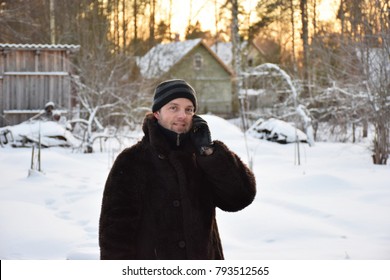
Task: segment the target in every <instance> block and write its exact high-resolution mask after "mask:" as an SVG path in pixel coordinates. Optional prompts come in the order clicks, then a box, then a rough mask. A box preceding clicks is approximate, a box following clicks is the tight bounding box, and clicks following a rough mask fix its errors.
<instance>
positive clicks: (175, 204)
mask: <svg viewBox="0 0 390 280" xmlns="http://www.w3.org/2000/svg"><path fill="white" fill-rule="evenodd" d="M172 204H173V207H179V206H180V201H179V200H174V201H173V202H172Z"/></svg>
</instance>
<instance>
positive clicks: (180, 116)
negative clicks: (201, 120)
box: [154, 98, 195, 133]
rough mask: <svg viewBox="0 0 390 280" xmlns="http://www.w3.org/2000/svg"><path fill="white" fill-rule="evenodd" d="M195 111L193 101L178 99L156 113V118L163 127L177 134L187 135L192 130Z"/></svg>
mask: <svg viewBox="0 0 390 280" xmlns="http://www.w3.org/2000/svg"><path fill="white" fill-rule="evenodd" d="M194 110H195V108H194V104H192V102H191V100H189V99H187V98H176V99H173V100H172V101H170V102H168V103H167V104H165V105H164V106H163V107H161V109H160V110H159V111H157V112H154V116H155V117H156V118H157V120H158V123H159V124H160V125H161V126H162V127H164V128H166V129H169V130H172V131H174V132H176V133H186V132H188V131H189V130H190V128H191V125H192V116H193V115H194V114H195V112H194Z"/></svg>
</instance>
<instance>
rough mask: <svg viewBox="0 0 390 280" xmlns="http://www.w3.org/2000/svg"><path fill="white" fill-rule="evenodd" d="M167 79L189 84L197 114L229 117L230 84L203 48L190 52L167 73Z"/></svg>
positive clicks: (222, 69) (230, 102)
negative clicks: (198, 60)
mask: <svg viewBox="0 0 390 280" xmlns="http://www.w3.org/2000/svg"><path fill="white" fill-rule="evenodd" d="M196 55H200V57H201V58H202V65H201V67H200V68H198V69H197V67H196V66H195V56H196ZM169 75H170V77H169V78H181V79H185V80H186V81H187V82H189V83H190V84H191V85H192V86H193V87H194V88H195V90H196V92H197V100H198V105H199V110H198V113H201V114H203V113H209V112H210V113H214V114H217V115H230V114H231V112H232V82H231V76H230V73H229V72H228V71H226V69H225V68H223V67H222V65H221V64H220V63H218V61H217V60H216V59H215V57H213V56H212V55H211V54H210V52H209V51H208V50H207V49H206V48H205V47H204V46H203V45H201V44H200V45H198V47H196V48H194V49H193V50H192V51H190V52H189V53H188V54H187V55H186V56H185V57H184V58H183V59H182V60H181V61H180V62H179V63H178V64H177V65H175V67H174V69H172V70H171V71H170V73H169Z"/></svg>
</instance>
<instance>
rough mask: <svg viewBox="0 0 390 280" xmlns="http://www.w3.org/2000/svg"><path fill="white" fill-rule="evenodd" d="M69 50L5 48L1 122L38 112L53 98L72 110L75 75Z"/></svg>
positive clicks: (1, 63) (0, 74)
mask: <svg viewBox="0 0 390 280" xmlns="http://www.w3.org/2000/svg"><path fill="white" fill-rule="evenodd" d="M69 72H70V66H69V61H68V52H67V50H53V49H48V50H40V49H27V50H23V49H12V48H7V49H3V50H2V55H1V60H0V77H2V79H1V82H0V98H1V102H0V113H1V116H2V117H1V118H0V126H5V125H13V124H16V123H20V122H23V121H25V120H27V119H29V118H30V117H32V116H34V115H35V114H36V113H37V112H39V110H42V109H43V108H44V105H45V104H46V103H47V102H49V101H52V102H54V103H55V104H56V108H58V109H61V110H63V111H68V112H69V111H70V105H71V104H70V102H71V79H70V75H69Z"/></svg>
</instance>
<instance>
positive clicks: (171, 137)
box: [142, 113, 189, 154]
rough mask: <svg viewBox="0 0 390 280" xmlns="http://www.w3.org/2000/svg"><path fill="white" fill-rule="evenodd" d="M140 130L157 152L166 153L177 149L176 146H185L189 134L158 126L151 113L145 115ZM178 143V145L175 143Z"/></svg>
mask: <svg viewBox="0 0 390 280" xmlns="http://www.w3.org/2000/svg"><path fill="white" fill-rule="evenodd" d="M142 130H143V132H144V133H145V139H146V140H147V141H149V143H150V145H151V146H153V147H154V148H155V149H156V150H157V151H158V152H159V153H163V154H168V153H169V152H170V151H171V150H176V149H178V148H177V147H180V148H181V147H183V146H187V145H186V144H187V143H188V142H189V141H188V140H189V134H188V133H184V134H177V133H176V132H174V131H171V130H168V129H166V128H163V127H162V126H160V125H159V124H158V122H157V119H156V117H155V116H154V115H153V113H149V114H147V115H146V116H145V119H144V122H143V125H142ZM178 143H179V145H177V144H178Z"/></svg>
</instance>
